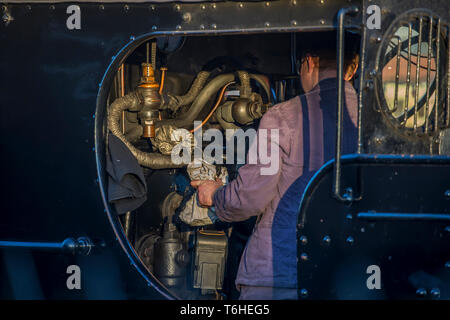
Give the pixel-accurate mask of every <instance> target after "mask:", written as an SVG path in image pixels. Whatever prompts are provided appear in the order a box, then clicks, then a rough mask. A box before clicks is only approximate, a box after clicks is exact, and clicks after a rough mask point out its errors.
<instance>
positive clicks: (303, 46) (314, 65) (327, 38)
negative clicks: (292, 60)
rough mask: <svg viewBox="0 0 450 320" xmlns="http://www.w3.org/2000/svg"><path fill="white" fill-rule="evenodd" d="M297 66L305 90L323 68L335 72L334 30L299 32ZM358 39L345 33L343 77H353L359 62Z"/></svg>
mask: <svg viewBox="0 0 450 320" xmlns="http://www.w3.org/2000/svg"><path fill="white" fill-rule="evenodd" d="M299 40H300V52H299V53H300V54H299V55H298V59H297V68H298V72H299V74H300V80H301V83H302V87H303V90H304V91H305V92H309V91H311V90H312V89H313V88H314V87H315V86H316V84H317V83H318V82H319V80H320V74H321V73H323V72H324V71H325V70H328V71H330V72H334V74H336V72H337V71H336V32H335V31H330V32H320V33H319V32H314V33H308V34H301V35H300V37H299ZM358 47H359V40H358V39H357V37H356V36H354V35H350V34H346V36H345V52H344V79H345V80H347V81H349V80H351V79H352V78H353V76H354V74H355V72H356V70H357V69H358V64H359V55H358Z"/></svg>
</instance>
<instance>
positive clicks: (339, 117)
mask: <svg viewBox="0 0 450 320" xmlns="http://www.w3.org/2000/svg"><path fill="white" fill-rule="evenodd" d="M358 12H359V8H358V7H357V6H350V7H346V8H342V9H340V10H339V12H338V34H337V44H336V47H337V57H336V64H337V78H338V88H337V99H338V101H337V113H336V153H335V159H336V161H335V163H334V186H333V193H334V197H335V198H336V199H338V200H339V201H352V200H353V195H352V193H351V192H347V193H346V196H345V197H342V196H341V154H342V123H343V111H342V109H343V103H344V18H345V15H347V14H349V15H354V14H357V13H358Z"/></svg>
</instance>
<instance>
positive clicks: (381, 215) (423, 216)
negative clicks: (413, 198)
mask: <svg viewBox="0 0 450 320" xmlns="http://www.w3.org/2000/svg"><path fill="white" fill-rule="evenodd" d="M356 217H357V218H358V219H361V220H370V221H376V220H388V221H450V214H444V213H394V212H359V213H358V214H357V216H356Z"/></svg>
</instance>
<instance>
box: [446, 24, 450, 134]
mask: <svg viewBox="0 0 450 320" xmlns="http://www.w3.org/2000/svg"><path fill="white" fill-rule="evenodd" d="M449 46H450V27H448V26H447V68H448V69H447V119H446V125H447V127H448V126H449V125H450V50H449Z"/></svg>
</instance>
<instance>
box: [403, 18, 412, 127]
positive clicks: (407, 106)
mask: <svg viewBox="0 0 450 320" xmlns="http://www.w3.org/2000/svg"><path fill="white" fill-rule="evenodd" d="M411 40H412V24H411V22H410V23H408V67H407V71H406V90H405V112H404V115H403V126H406V121H407V120H408V108H409V87H410V85H411Z"/></svg>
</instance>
